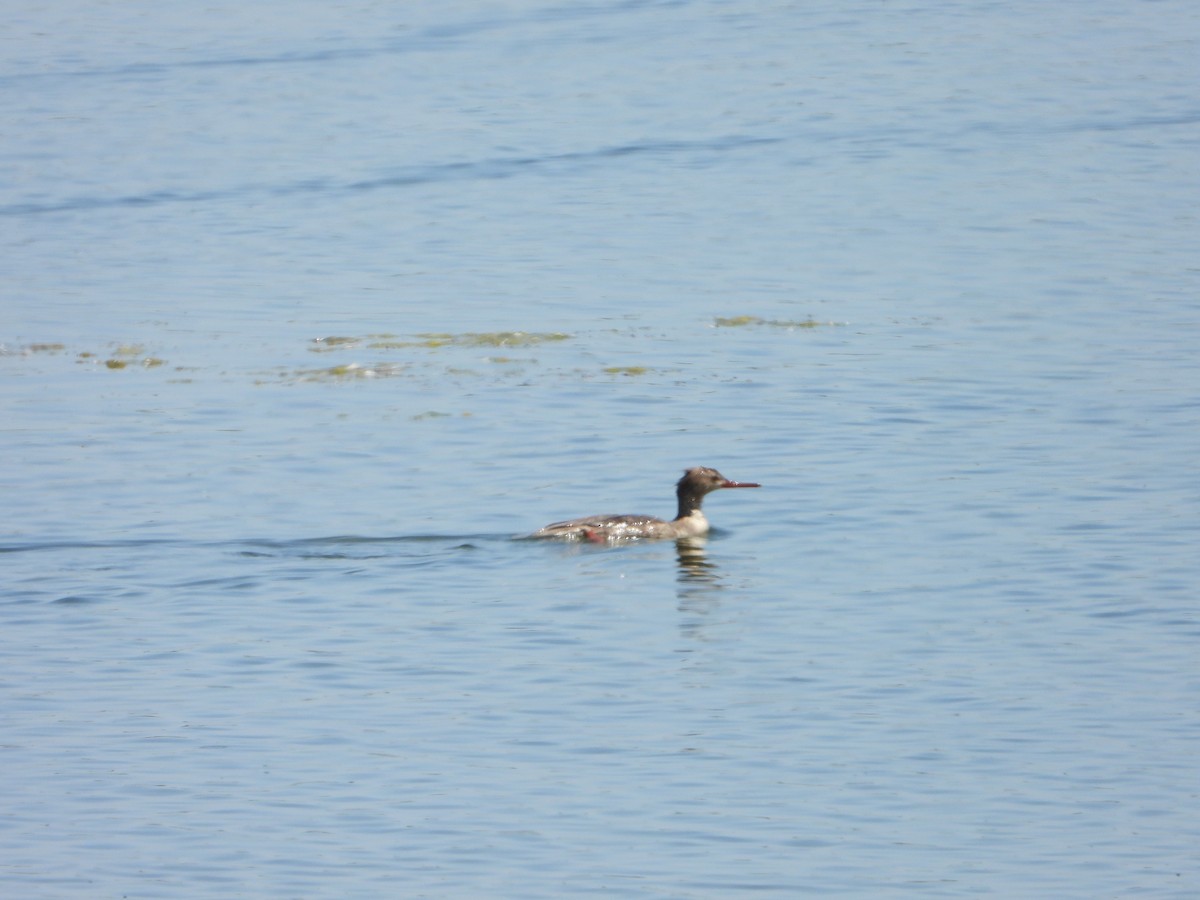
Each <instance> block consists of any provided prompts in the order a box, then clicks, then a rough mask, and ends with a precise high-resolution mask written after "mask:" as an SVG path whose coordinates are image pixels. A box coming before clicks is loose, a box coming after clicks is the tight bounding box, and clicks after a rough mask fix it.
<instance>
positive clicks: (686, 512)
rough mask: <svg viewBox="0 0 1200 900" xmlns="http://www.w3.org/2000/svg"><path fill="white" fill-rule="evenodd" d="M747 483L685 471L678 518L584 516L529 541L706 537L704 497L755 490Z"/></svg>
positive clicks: (679, 491)
mask: <svg viewBox="0 0 1200 900" xmlns="http://www.w3.org/2000/svg"><path fill="white" fill-rule="evenodd" d="M760 486H761V485H757V484H754V483H753V482H749V481H730V480H729V479H728V478H726V477H725V476H724V475H722V474H721V473H720V472H718V471H717V470H716V469H709V468H705V467H704V466H697V467H696V468H694V469H688V470H687V471H686V472H684V473H683V477H682V478H680V479H679V484H677V485H676V486H675V495H676V496H677V497H678V498H679V514H678V515H677V516H676V517H675V519H674V521H671V522H665V521H663V520H662V519H656V518H654V517H653V516H587V517H585V518H582V519H571V520H570V521H568V522H555V523H554V524H552V525H547V526H546V527H545V528H539V529H538V530H537V531H535V532H534V533H533V534H531V535H530V537H533V538H557V539H559V540H565V541H594V542H595V543H598V544H599V543H608V542H613V541H631V540H664V539H667V540H677V539H679V538H688V537H699V536H700V535H702V534H707V533H708V519H706V518H704V513H702V512H701V511H700V504H701V503H703V502H704V495H705V494H708V493H711V492H712V491H715V490H719V489H720V488H756V487H760Z"/></svg>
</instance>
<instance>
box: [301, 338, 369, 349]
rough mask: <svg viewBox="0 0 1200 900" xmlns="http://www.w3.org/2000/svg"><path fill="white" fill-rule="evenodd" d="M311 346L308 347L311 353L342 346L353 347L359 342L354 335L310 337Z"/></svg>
mask: <svg viewBox="0 0 1200 900" xmlns="http://www.w3.org/2000/svg"><path fill="white" fill-rule="evenodd" d="M312 343H313V346H311V347H309V348H308V349H309V350H311V351H312V352H313V353H328V352H329V351H330V350H338V349H341V348H342V347H353V346H355V345H357V344H358V343H359V339H358V338H356V337H339V336H333V337H319V338H313V339H312Z"/></svg>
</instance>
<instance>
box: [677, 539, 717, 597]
mask: <svg viewBox="0 0 1200 900" xmlns="http://www.w3.org/2000/svg"><path fill="white" fill-rule="evenodd" d="M707 543H708V541H707V539H705V538H702V537H692V538H681V539H680V540H678V541H676V542H675V552H676V555H677V559H678V562H679V584H680V585H681V593H687V592H688V590H687V589H688V588H691V589H693V590H712V589H714V588H719V587H721V584H720V581H721V576H720V575H719V574H718V573H717V564H716V563H713V562H709V561H708V556H707V554H706V553H705V552H704V547H705V545H706V544H707Z"/></svg>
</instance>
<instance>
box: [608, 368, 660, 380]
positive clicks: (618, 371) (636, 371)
mask: <svg viewBox="0 0 1200 900" xmlns="http://www.w3.org/2000/svg"><path fill="white" fill-rule="evenodd" d="M649 371H650V370H649V369H648V368H647V367H646V366H608V367H607V368H605V370H604V373H605V374H606V375H625V376H627V377H631V378H632V377H633V376H635V375H645V374H646V373H647V372H649Z"/></svg>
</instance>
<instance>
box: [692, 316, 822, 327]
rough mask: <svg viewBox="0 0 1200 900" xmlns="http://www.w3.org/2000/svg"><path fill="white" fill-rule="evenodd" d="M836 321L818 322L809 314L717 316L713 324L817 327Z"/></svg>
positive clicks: (727, 325)
mask: <svg viewBox="0 0 1200 900" xmlns="http://www.w3.org/2000/svg"><path fill="white" fill-rule="evenodd" d="M837 324H840V323H838V322H818V321H817V320H816V319H814V318H812V317H811V316H809V317H808V318H807V319H800V320H795V319H764V318H762V317H760V316H731V317H729V318H722V317H721V316H717V317H716V318H715V319H714V320H713V325H714V326H715V327H717V328H741V327H743V326H745V325H765V326H767V327H769V328H788V329H792V328H819V327H820V326H822V325H837Z"/></svg>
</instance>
